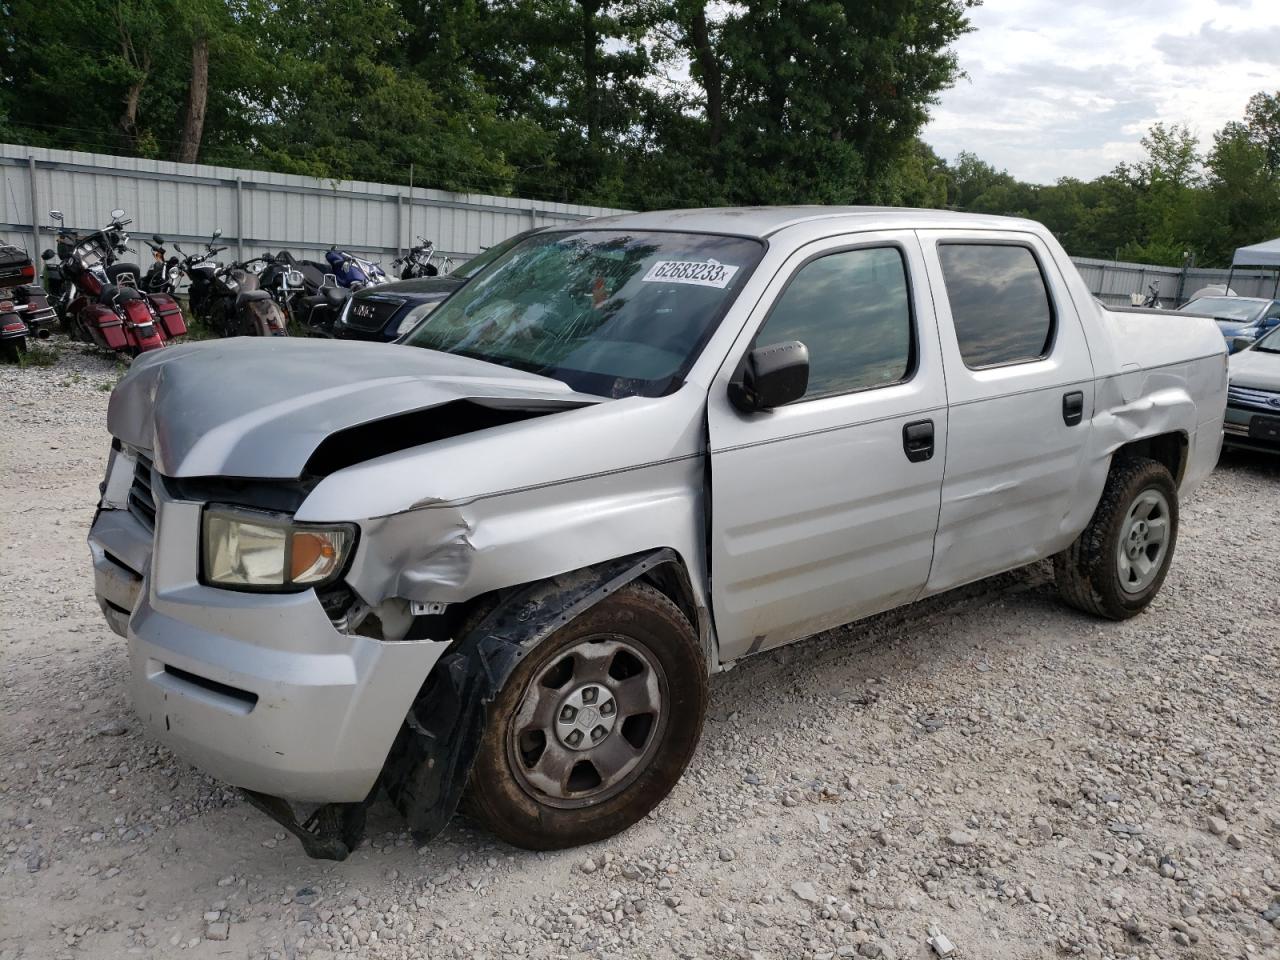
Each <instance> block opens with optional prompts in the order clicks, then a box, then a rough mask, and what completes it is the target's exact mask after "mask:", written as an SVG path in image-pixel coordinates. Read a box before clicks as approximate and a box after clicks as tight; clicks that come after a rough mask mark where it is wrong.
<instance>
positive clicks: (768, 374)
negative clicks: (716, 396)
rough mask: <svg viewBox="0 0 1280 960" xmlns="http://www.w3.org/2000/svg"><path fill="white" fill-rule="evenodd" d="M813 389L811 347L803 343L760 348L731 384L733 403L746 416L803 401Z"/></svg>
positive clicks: (777, 344) (753, 352)
mask: <svg viewBox="0 0 1280 960" xmlns="http://www.w3.org/2000/svg"><path fill="white" fill-rule="evenodd" d="M807 389H809V348H808V347H806V346H805V345H804V344H803V343H801V342H800V341H799V340H787V341H784V342H783V343H774V344H770V345H769V346H767V347H756V348H755V349H754V350H752V351H751V352H750V353H748V354H747V355H746V356H745V357H743V358H742V363H741V364H740V365H739V366H738V370H737V372H736V373H735V374H734V376H733V379H732V380H730V381H729V402H730V403H732V404H733V405H734V406H735V407H737V408H738V409H739V410H741V411H742V412H743V413H755V412H756V411H759V410H771V409H773V408H774V407H781V406H783V405H784V404H788V403H791V402H792V401H793V400H799V399H800V398H801V397H803V396H804V392H805V391H806V390H807Z"/></svg>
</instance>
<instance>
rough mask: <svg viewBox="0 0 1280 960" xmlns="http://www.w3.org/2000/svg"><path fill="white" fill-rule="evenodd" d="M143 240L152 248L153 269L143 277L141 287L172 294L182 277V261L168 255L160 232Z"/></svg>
mask: <svg viewBox="0 0 1280 960" xmlns="http://www.w3.org/2000/svg"><path fill="white" fill-rule="evenodd" d="M142 242H143V243H145V244H146V245H147V246H148V247H150V248H151V256H152V263H151V269H149V270H148V271H147V273H146V275H145V276H144V277H143V278H142V283H141V289H142V290H143V292H145V293H167V294H170V295H172V294H173V293H174V291H175V290H177V287H178V281H179V280H180V279H181V278H182V261H181V260H180V259H179V258H178V257H171V256H166V254H165V249H164V238H163V237H161V236H160V234H158V233H157V234H152V236H151V239H150V240H143V241H142Z"/></svg>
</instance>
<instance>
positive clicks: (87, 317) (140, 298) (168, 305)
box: [49, 210, 187, 357]
mask: <svg viewBox="0 0 1280 960" xmlns="http://www.w3.org/2000/svg"><path fill="white" fill-rule="evenodd" d="M50 216H51V217H53V219H54V220H57V221H58V222H59V223H61V222H62V214H61V213H59V212H58V211H57V210H54V211H53V212H52V213H51V214H50ZM132 222H133V221H132V220H128V219H125V216H124V211H123V210H112V211H111V222H110V223H109V224H107V225H106V226H105V227H103V228H102V229H101V230H98V231H96V232H94V233H92V234H90V235H89V236H87V237H80V236H78V235H76V234H73V233H70V232H68V231H66V230H65V229H64V228H62V227H59V232H58V255H59V256H60V257H61V258H62V263H61V265H60V267H61V273H62V277H63V282H64V286H65V289H64V290H63V291H62V297H63V302H64V304H65V310H64V311H63V316H64V318H65V320H66V323H67V326H68V327H69V329H70V332H71V334H72V335H73V336H76V337H78V338H79V339H81V340H84V341H86V342H88V343H94V344H97V345H98V346H99V347H102V348H103V349H106V350H114V351H116V352H118V353H125V354H128V355H129V356H131V357H136V356H137V355H138V354H140V353H143V352H144V351H147V350H155V349H157V348H159V347H163V346H164V345H165V344H166V343H167V342H168V341H170V340H172V339H174V338H175V337H180V336H182V335H183V334H185V333H186V332H187V325H186V322H185V321H184V320H183V318H182V310H181V309H180V308H179V306H178V302H177V301H176V300H174V299H173V297H171V296H170V295H169V294H167V293H144V292H143V291H141V290H139V289H138V280H139V268H138V265H137V264H134V263H127V262H124V261H120V260H118V259H117V257H118V255H120V254H123V253H126V252H127V251H128V249H129V248H128V241H129V235H128V234H127V233H125V229H124V228H125V227H127V226H128V225H129V224H130V223H132ZM49 259H51V258H49Z"/></svg>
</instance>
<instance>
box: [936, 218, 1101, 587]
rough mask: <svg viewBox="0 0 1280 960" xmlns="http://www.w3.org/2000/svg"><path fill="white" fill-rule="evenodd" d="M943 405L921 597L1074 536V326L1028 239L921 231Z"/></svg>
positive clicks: (1084, 354) (1083, 395)
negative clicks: (946, 409) (942, 373)
mask: <svg viewBox="0 0 1280 960" xmlns="http://www.w3.org/2000/svg"><path fill="white" fill-rule="evenodd" d="M920 238H921V242H922V244H923V246H924V255H925V261H926V263H927V264H928V269H929V282H930V285H931V286H932V288H933V301H934V304H935V306H936V308H937V312H938V330H939V333H940V334H941V338H942V359H943V365H944V367H945V369H946V376H947V393H948V398H949V400H950V418H949V420H948V437H947V465H946V475H945V477H944V479H943V484H942V511H941V516H940V519H939V524H938V540H937V545H936V547H935V553H934V563H933V572H932V573H931V574H930V576H929V586H928V592H929V593H936V592H939V591H942V590H948V589H950V588H951V587H955V586H959V585H960V584H963V583H968V582H969V581H972V580H977V579H980V578H981V577H986V576H989V575H991V574H994V573H999V572H1000V571H1003V570H1009V569H1012V568H1013V567H1017V566H1022V565H1023V564H1026V563H1031V562H1032V561H1035V560H1038V559H1040V558H1042V557H1046V556H1049V555H1050V554H1052V553H1056V552H1057V551H1059V550H1061V549H1063V548H1064V547H1066V546H1067V545H1068V544H1069V543H1070V542H1071V540H1072V539H1074V529H1075V525H1076V523H1075V519H1076V518H1075V514H1076V513H1078V511H1076V510H1073V508H1074V507H1076V506H1077V501H1078V499H1079V498H1080V497H1081V496H1083V495H1084V491H1081V490H1080V489H1079V483H1080V477H1081V469H1082V467H1083V464H1084V456H1085V450H1086V446H1087V440H1088V437H1089V430H1090V423H1091V421H1092V417H1093V404H1094V396H1093V363H1092V361H1091V360H1090V358H1089V348H1088V344H1087V343H1086V340H1085V334H1084V329H1083V328H1082V326H1081V324H1080V318H1079V316H1078V315H1077V313H1076V311H1075V307H1074V305H1073V303H1072V300H1071V298H1070V296H1069V295H1068V294H1067V291H1066V285H1065V284H1064V282H1063V279H1062V275H1061V273H1060V272H1059V271H1058V268H1057V265H1056V264H1055V262H1054V259H1053V257H1052V256H1051V254H1050V251H1049V249H1048V248H1047V247H1046V245H1045V244H1044V242H1043V241H1042V240H1041V239H1040V238H1039V237H1037V236H1035V235H1034V234H1029V233H1026V234H1023V233H1014V232H1010V233H1008V234H995V233H974V232H965V231H921V232H920Z"/></svg>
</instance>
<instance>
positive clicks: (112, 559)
mask: <svg viewBox="0 0 1280 960" xmlns="http://www.w3.org/2000/svg"><path fill="white" fill-rule="evenodd" d="M138 463H139V458H137V457H135V456H132V455H130V454H128V453H126V452H124V451H115V452H114V453H113V455H112V460H111V466H110V468H109V473H108V480H107V484H106V486H105V489H104V496H103V502H102V505H101V508H100V509H99V512H98V515H97V517H96V518H95V520H94V523H93V527H92V529H91V531H90V534H89V546H90V552H91V554H92V557H93V564H94V574H95V585H96V588H97V595H98V601H99V604H100V605H101V607H102V609H103V613H104V615H105V616H106V619H107V622H108V624H109V625H110V626H111V628H112V629H113V630H115V631H116V632H117V633H120V634H121V635H123V636H126V637H127V638H128V643H129V659H130V666H131V672H132V693H133V701H134V707H135V710H136V711H137V713H138V715H139V716H140V717H141V718H142V720H143V721H144V722H145V724H146V726H147V728H148V732H149V733H150V735H151V736H152V737H154V738H155V739H156V740H158V741H160V742H161V743H164V744H165V745H166V746H168V747H169V748H170V749H172V750H173V751H174V752H175V753H176V754H178V755H179V756H182V757H184V758H185V759H188V760H190V761H191V762H193V763H194V764H196V765H197V766H199V767H200V768H201V769H202V770H204V771H206V772H207V773H209V774H211V775H213V776H215V777H217V778H219V779H221V780H224V781H226V782H227V783H230V784H233V785H235V786H239V787H243V788H245V789H247V790H251V791H254V792H257V793H261V794H269V795H272V796H278V797H283V798H288V799H290V800H297V801H304V802H316V803H355V802H360V801H363V800H364V799H365V798H366V797H367V796H368V795H369V793H370V791H371V790H372V788H373V787H374V785H375V783H376V782H377V778H378V775H379V773H380V772H381V770H382V765H383V761H384V760H385V758H386V756H387V753H388V751H389V750H390V748H391V744H392V742H393V741H394V739H395V737H396V733H397V731H398V730H399V729H400V726H401V724H402V723H403V721H404V717H405V714H406V713H407V712H408V710H409V707H410V705H411V704H412V703H413V700H414V697H415V696H416V695H417V693H418V691H419V689H420V687H421V685H422V681H423V678H424V677H426V676H427V674H428V673H430V672H431V668H432V667H433V666H434V665H435V662H436V660H437V659H439V657H440V656H441V654H442V653H443V652H444V650H445V649H446V647H447V646H448V644H447V643H445V642H437V641H431V640H406V641H383V640H378V639H374V638H371V637H364V636H358V635H354V634H348V633H343V632H341V631H339V630H338V629H337V628H335V626H334V624H333V623H332V622H331V621H330V619H329V617H328V615H327V614H326V613H325V610H324V608H323V606H322V605H321V603H320V601H319V599H318V598H317V597H316V595H315V593H314V591H306V592H304V593H288V594H246V593H233V592H231V591H226V590H219V589H214V588H210V587H206V586H203V585H202V584H201V583H200V582H199V570H198V563H199V560H198V556H199V549H198V548H199V529H200V513H201V509H202V504H199V503H193V502H186V501H179V500H166V499H164V497H163V495H161V494H159V491H157V494H156V495H154V496H150V499H149V502H148V503H146V504H145V505H144V507H145V509H138V503H137V502H136V496H137V495H138V494H139V493H140V492H143V491H140V489H139V487H138V483H137V482H135V480H134V476H135V473H136V472H149V465H146V470H145V471H139V470H138ZM122 477H123V478H126V479H128V480H129V483H125V481H124V480H123V479H121V478H122ZM145 493H146V494H147V495H150V491H149V490H147V491H145ZM152 509H153V510H154V520H153V521H152V523H151V524H148V522H147V521H148V520H150V519H151V516H152V515H151V514H150V512H149V510H152Z"/></svg>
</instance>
